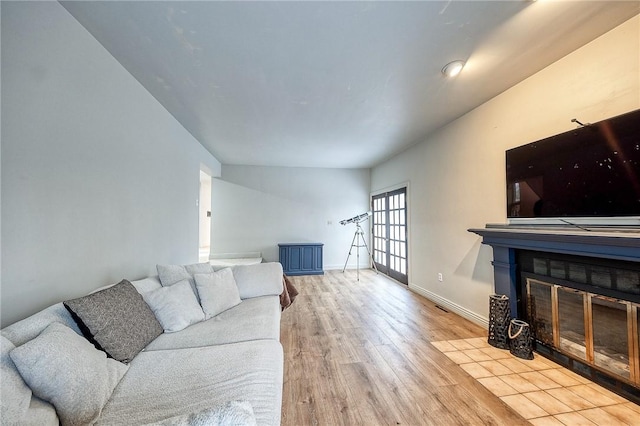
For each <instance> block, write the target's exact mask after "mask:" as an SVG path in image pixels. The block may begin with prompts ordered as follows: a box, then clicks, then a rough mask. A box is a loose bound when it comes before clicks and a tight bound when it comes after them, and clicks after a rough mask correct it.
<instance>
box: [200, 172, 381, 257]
mask: <svg viewBox="0 0 640 426" xmlns="http://www.w3.org/2000/svg"><path fill="white" fill-rule="evenodd" d="M222 179H223V180H219V179H214V182H213V194H212V200H213V201H212V204H213V206H212V208H213V210H212V229H211V252H212V253H243V252H256V251H259V252H262V256H263V257H264V258H265V259H266V260H269V261H277V260H278V250H277V247H278V243H289V242H320V243H324V252H323V254H324V266H325V269H342V268H343V267H344V263H345V261H346V259H347V255H348V253H349V247H350V245H351V241H352V239H353V236H354V233H355V226H354V225H348V226H342V225H340V224H339V223H338V222H339V221H340V220H342V219H348V218H350V217H352V216H355V215H357V214H360V213H363V212H366V211H367V210H370V207H369V185H370V178H369V169H320V168H293V167H291V168H289V167H253V166H227V165H224V166H223V167H222ZM329 222H331V224H329ZM368 225H369V224H368V223H367V227H366V228H368ZM366 232H367V235H365V238H367V243H368V241H369V240H368V238H369V237H368V232H369V231H368V230H367V231H366ZM355 257H356V256H355V251H354V252H353V255H352V256H351V258H350V259H349V265H348V267H351V268H355V266H356V258H355ZM360 264H361V267H366V266H367V261H366V255H365V251H364V249H362V251H361V259H360Z"/></svg>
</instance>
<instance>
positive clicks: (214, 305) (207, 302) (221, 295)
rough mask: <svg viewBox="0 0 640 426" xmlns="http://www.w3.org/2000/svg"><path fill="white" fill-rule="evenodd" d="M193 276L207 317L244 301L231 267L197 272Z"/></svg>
mask: <svg viewBox="0 0 640 426" xmlns="http://www.w3.org/2000/svg"><path fill="white" fill-rule="evenodd" d="M193 278H194V279H195V280H196V287H197V288H198V295H199V296H200V303H202V310H203V311H204V315H205V319H209V318H211V317H215V316H216V315H218V314H219V313H221V312H224V311H226V310H227V309H231V308H233V307H234V306H236V305H238V304H239V303H240V302H242V300H240V293H239V292H238V286H237V285H236V279H235V278H234V277H233V272H231V268H225V269H221V270H219V271H218V272H213V273H211V274H195V275H194V276H193Z"/></svg>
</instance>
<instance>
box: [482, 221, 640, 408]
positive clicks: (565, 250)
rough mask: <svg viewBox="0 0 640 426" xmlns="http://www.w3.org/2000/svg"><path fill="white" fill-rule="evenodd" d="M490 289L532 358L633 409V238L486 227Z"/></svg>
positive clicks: (638, 375) (638, 279)
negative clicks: (526, 336) (521, 329)
mask: <svg viewBox="0 0 640 426" xmlns="http://www.w3.org/2000/svg"><path fill="white" fill-rule="evenodd" d="M470 231H472V232H475V233H477V234H479V235H481V236H483V243H485V244H490V245H492V246H493V249H494V261H493V265H494V272H495V273H494V276H495V291H496V293H500V294H507V295H509V297H510V301H511V305H512V306H511V311H512V315H513V316H515V317H518V318H520V319H523V320H525V321H527V322H529V324H530V325H531V330H532V334H533V336H534V349H535V350H536V352H537V353H539V354H541V355H543V356H545V357H547V358H550V359H552V360H554V361H556V362H558V363H559V364H561V365H563V366H565V367H567V368H569V369H571V370H573V371H575V372H577V373H579V374H581V375H583V376H585V377H588V378H589V379H591V380H592V381H594V382H597V383H599V384H601V385H603V386H605V387H607V388H609V389H610V390H612V391H614V392H616V393H618V394H620V395H622V396H624V397H626V398H628V399H630V400H632V401H634V402H636V403H640V362H639V360H638V359H639V352H640V348H639V343H638V341H639V340H640V312H639V311H640V309H639V307H640V233H638V229H616V231H615V232H612V231H611V230H610V229H599V230H591V231H586V230H575V229H568V228H536V227H531V226H529V227H514V226H495V225H494V226H491V225H487V228H484V229H472V230H470Z"/></svg>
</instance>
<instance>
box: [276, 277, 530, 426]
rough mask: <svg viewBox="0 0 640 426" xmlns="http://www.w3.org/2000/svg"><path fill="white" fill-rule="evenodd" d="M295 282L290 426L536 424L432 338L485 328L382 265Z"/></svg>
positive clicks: (286, 415)
mask: <svg viewBox="0 0 640 426" xmlns="http://www.w3.org/2000/svg"><path fill="white" fill-rule="evenodd" d="M292 279H293V282H294V284H295V285H296V287H297V288H298V290H299V291H300V295H299V296H298V298H297V299H296V301H295V303H294V304H293V305H292V306H291V307H290V308H289V309H287V310H286V311H284V312H283V313H282V327H281V342H282V345H283V347H284V356H285V365H284V393H283V404H282V424H283V425H290V426H302V425H509V426H516V425H527V424H529V423H528V422H527V421H526V420H524V419H523V418H522V417H520V415H518V414H517V413H515V412H514V411H513V410H511V409H510V408H509V407H507V406H506V405H505V404H504V403H503V402H502V401H501V400H500V399H499V398H498V397H496V396H494V395H493V394H492V393H491V392H490V391H488V390H487V389H486V388H485V387H484V386H482V385H481V384H480V383H478V382H477V381H476V380H475V379H473V378H471V377H470V376H469V375H467V373H466V372H465V371H464V370H462V369H461V368H460V367H458V366H457V365H456V364H455V363H454V362H453V361H451V360H450V359H449V358H447V357H446V356H445V355H443V354H442V353H441V352H440V351H438V350H437V349H436V348H435V347H434V346H433V345H431V343H430V342H432V341H440V340H451V339H464V338H471V337H479V336H486V332H485V330H484V329H483V328H481V327H479V326H477V325H475V324H473V323H471V322H469V321H467V320H465V319H463V318H461V317H459V316H457V315H455V314H453V313H447V312H444V311H442V310H440V309H438V308H436V306H435V304H434V303H433V302H431V301H429V300H427V299H425V298H423V297H421V296H419V295H417V294H415V293H413V292H411V291H410V290H409V289H408V288H407V287H405V286H404V285H402V284H398V283H396V282H394V281H392V280H389V279H387V278H386V277H385V276H384V275H376V274H375V272H373V271H369V270H366V271H360V281H359V282H358V281H357V280H356V273H355V271H346V272H345V273H344V274H343V273H342V272H340V271H328V272H327V273H326V275H324V276H304V277H292ZM487 303H488V301H487Z"/></svg>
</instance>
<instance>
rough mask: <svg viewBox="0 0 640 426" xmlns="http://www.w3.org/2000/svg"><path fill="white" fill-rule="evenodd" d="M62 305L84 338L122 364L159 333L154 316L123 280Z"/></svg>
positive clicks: (160, 331)
mask: <svg viewBox="0 0 640 426" xmlns="http://www.w3.org/2000/svg"><path fill="white" fill-rule="evenodd" d="M64 305H65V306H66V308H67V309H68V310H69V312H71V314H72V315H73V317H74V319H75V320H76V322H77V323H78V326H79V327H80V329H81V330H82V332H83V334H84V335H85V337H86V338H87V339H89V340H90V341H91V342H92V343H93V344H94V345H96V347H97V348H98V349H102V350H104V351H105V352H106V353H107V354H108V355H109V356H110V357H112V358H114V359H116V360H118V361H122V362H124V363H128V362H130V361H131V360H132V359H133V357H135V356H136V355H137V354H138V352H140V351H141V350H142V349H144V347H145V346H147V345H148V344H149V342H151V341H152V340H153V339H155V338H156V337H158V336H159V335H160V334H161V333H162V326H161V325H160V323H159V322H158V320H157V319H156V317H155V315H154V314H153V312H152V311H151V309H149V306H148V305H147V304H146V303H145V301H144V300H143V299H142V296H140V293H138V292H137V291H136V289H135V288H134V287H133V285H132V284H131V283H130V282H129V281H127V280H122V281H121V282H120V283H118V284H116V285H114V286H113V287H109V288H107V289H105V290H101V291H99V292H97V293H93V294H90V295H88V296H84V297H80V298H78V299H73V300H68V301H66V302H64Z"/></svg>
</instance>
